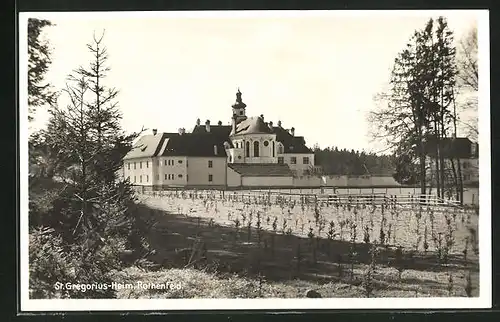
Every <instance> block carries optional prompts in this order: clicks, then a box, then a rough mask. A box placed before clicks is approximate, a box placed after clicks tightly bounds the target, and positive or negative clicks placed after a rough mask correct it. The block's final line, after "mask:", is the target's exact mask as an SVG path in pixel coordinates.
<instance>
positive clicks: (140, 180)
mask: <svg viewBox="0 0 500 322" xmlns="http://www.w3.org/2000/svg"><path fill="white" fill-rule="evenodd" d="M145 177H146V182H149V176H148V175H145ZM127 179H128V180H129V181H130V176H128V177H127ZM134 183H137V176H134ZM139 183H142V175H140V176H139Z"/></svg>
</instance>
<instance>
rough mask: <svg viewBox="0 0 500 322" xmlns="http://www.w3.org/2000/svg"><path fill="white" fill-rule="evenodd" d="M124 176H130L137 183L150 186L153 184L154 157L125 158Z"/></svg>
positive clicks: (132, 181)
mask: <svg viewBox="0 0 500 322" xmlns="http://www.w3.org/2000/svg"><path fill="white" fill-rule="evenodd" d="M123 167H124V171H123V174H124V177H125V179H127V178H129V180H130V182H131V183H132V184H135V185H142V186H150V185H153V159H152V158H136V159H129V160H125V161H124V163H123Z"/></svg>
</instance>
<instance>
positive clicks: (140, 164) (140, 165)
mask: <svg viewBox="0 0 500 322" xmlns="http://www.w3.org/2000/svg"><path fill="white" fill-rule="evenodd" d="M139 168H140V169H142V161H141V162H140V163H139Z"/></svg>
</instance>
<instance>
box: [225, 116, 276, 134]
mask: <svg viewBox="0 0 500 322" xmlns="http://www.w3.org/2000/svg"><path fill="white" fill-rule="evenodd" d="M257 133H264V134H265V133H269V134H272V133H273V130H272V128H271V127H269V125H268V124H267V123H265V122H264V120H263V119H262V118H261V117H257V116H253V117H249V118H247V119H246V120H243V121H241V122H240V123H238V124H237V125H236V131H235V132H233V131H231V133H230V135H244V134H257Z"/></svg>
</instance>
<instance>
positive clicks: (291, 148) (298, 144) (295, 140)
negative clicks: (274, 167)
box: [273, 126, 312, 153]
mask: <svg viewBox="0 0 500 322" xmlns="http://www.w3.org/2000/svg"><path fill="white" fill-rule="evenodd" d="M273 130H274V133H276V141H279V142H281V143H283V147H284V149H285V153H312V150H311V149H309V148H308V147H307V146H306V142H305V140H304V137H303V136H293V135H291V134H290V132H288V131H287V130H285V129H284V128H282V127H280V126H275V127H273Z"/></svg>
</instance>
